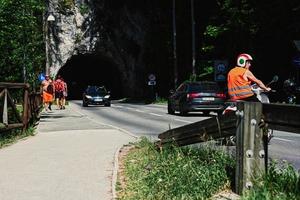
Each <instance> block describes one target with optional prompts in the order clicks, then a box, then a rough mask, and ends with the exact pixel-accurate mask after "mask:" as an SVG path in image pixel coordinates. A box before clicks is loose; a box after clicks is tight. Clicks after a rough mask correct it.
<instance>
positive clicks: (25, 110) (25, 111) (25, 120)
mask: <svg viewBox="0 0 300 200" xmlns="http://www.w3.org/2000/svg"><path fill="white" fill-rule="evenodd" d="M28 115H29V84H26V85H25V87H24V102H23V131H25V130H26V129H27V126H28V122H29V119H28Z"/></svg>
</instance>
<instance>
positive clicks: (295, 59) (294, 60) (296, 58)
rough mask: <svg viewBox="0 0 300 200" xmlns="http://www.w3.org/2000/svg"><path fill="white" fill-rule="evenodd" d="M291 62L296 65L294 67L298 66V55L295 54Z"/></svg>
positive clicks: (299, 64)
mask: <svg viewBox="0 0 300 200" xmlns="http://www.w3.org/2000/svg"><path fill="white" fill-rule="evenodd" d="M293 64H294V65H295V66H296V67H300V56H295V57H294V58H293Z"/></svg>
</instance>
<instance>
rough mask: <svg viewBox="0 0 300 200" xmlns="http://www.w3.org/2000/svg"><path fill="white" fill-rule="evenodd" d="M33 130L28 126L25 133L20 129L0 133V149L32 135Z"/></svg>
mask: <svg viewBox="0 0 300 200" xmlns="http://www.w3.org/2000/svg"><path fill="white" fill-rule="evenodd" d="M34 132H35V128H34V127H32V126H30V127H29V128H28V129H27V130H26V131H22V130H21V129H11V130H8V131H4V132H1V134H0V148H3V147H5V146H8V145H11V144H13V143H15V142H16V141H18V140H20V139H22V138H25V137H28V136H32V135H34Z"/></svg>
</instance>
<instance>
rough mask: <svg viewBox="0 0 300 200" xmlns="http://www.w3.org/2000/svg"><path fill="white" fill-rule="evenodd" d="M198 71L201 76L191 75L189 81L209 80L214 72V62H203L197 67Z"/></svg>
mask: <svg viewBox="0 0 300 200" xmlns="http://www.w3.org/2000/svg"><path fill="white" fill-rule="evenodd" d="M197 71H199V74H195V75H193V74H192V75H190V77H189V81H201V80H209V78H208V75H211V74H213V72H214V67H213V61H201V62H200V63H199V65H198V66H197Z"/></svg>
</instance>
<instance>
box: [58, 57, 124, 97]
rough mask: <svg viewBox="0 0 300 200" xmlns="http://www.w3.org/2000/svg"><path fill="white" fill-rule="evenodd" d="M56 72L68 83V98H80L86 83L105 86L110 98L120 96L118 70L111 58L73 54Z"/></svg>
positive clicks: (120, 88)
mask: <svg viewBox="0 0 300 200" xmlns="http://www.w3.org/2000/svg"><path fill="white" fill-rule="evenodd" d="M58 74H60V75H61V76H62V77H63V78H64V80H65V81H66V83H67V84H68V99H73V100H75V99H82V92H83V90H84V89H85V88H86V87H87V86H88V85H99V86H105V87H106V89H107V90H108V91H110V93H111V98H112V99H119V98H122V87H121V78H120V72H119V70H118V68H117V66H116V65H115V64H114V63H113V62H112V61H111V60H109V59H107V58H105V57H103V56H101V55H94V54H84V55H75V56H73V57H72V58H71V59H70V60H68V61H67V63H66V64H65V65H64V66H63V67H62V68H61V69H60V70H59V72H58Z"/></svg>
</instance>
